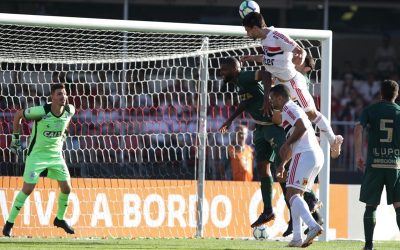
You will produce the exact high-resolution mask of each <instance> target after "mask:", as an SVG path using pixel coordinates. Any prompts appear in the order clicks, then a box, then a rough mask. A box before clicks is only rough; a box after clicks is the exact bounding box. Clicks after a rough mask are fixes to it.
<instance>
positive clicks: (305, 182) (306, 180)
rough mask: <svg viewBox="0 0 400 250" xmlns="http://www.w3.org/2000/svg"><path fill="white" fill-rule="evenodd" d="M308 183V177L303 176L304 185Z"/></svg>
mask: <svg viewBox="0 0 400 250" xmlns="http://www.w3.org/2000/svg"><path fill="white" fill-rule="evenodd" d="M307 184H308V179H306V178H303V186H307Z"/></svg>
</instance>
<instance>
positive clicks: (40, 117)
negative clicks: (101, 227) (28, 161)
mask: <svg viewBox="0 0 400 250" xmlns="http://www.w3.org/2000/svg"><path fill="white" fill-rule="evenodd" d="M23 114H24V117H25V118H26V119H27V120H33V121H34V124H33V127H32V134H31V136H30V139H29V147H28V156H31V155H34V156H35V157H38V156H39V157H41V156H43V157H48V156H61V153H62V147H63V143H64V140H63V134H64V133H65V130H66V128H67V126H68V124H69V121H70V120H71V117H72V116H73V115H74V114H75V108H74V106H72V105H69V104H67V105H65V107H64V112H63V113H62V114H61V115H60V116H56V115H54V114H53V113H52V112H51V104H50V103H48V104H45V105H44V106H35V107H31V108H27V109H25V110H24V113H23Z"/></svg>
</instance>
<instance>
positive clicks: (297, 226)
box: [289, 194, 303, 240]
mask: <svg viewBox="0 0 400 250" xmlns="http://www.w3.org/2000/svg"><path fill="white" fill-rule="evenodd" d="M295 196H298V195H297V194H296V195H294V196H292V198H291V199H290V201H289V203H290V214H291V216H292V226H293V240H300V239H301V240H303V239H302V237H301V235H302V233H301V218H300V214H299V213H298V211H297V209H293V206H292V201H293V198H294V197H295Z"/></svg>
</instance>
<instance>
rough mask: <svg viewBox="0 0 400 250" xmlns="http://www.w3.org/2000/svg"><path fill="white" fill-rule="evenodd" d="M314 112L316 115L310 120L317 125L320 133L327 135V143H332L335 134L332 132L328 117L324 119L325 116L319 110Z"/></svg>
mask: <svg viewBox="0 0 400 250" xmlns="http://www.w3.org/2000/svg"><path fill="white" fill-rule="evenodd" d="M315 113H316V114H317V117H316V118H315V119H314V121H312V122H313V123H314V124H316V125H317V127H318V128H319V130H320V132H321V133H323V134H325V135H326V136H327V137H328V141H329V144H333V143H334V142H335V134H334V133H333V130H332V127H331V125H330V124H329V121H328V119H326V117H325V116H324V115H323V114H321V113H320V112H319V111H315Z"/></svg>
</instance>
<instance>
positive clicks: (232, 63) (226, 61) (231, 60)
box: [221, 57, 240, 67]
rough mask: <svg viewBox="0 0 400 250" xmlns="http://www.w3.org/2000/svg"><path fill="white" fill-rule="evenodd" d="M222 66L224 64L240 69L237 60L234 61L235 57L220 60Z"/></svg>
mask: <svg viewBox="0 0 400 250" xmlns="http://www.w3.org/2000/svg"><path fill="white" fill-rule="evenodd" d="M222 64H226V65H229V66H233V67H234V66H239V67H240V62H239V60H238V59H236V58H235V57H227V58H223V59H222V60H221V65H222Z"/></svg>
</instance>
